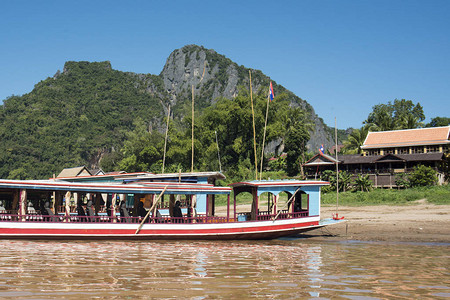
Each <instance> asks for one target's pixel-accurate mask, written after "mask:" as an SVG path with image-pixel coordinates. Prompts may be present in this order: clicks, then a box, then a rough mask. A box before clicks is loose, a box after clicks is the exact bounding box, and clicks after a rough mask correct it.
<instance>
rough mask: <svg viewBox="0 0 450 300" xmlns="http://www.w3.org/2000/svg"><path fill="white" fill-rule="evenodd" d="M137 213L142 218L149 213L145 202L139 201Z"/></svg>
mask: <svg viewBox="0 0 450 300" xmlns="http://www.w3.org/2000/svg"><path fill="white" fill-rule="evenodd" d="M137 213H138V216H139V217H141V218H143V217H145V216H146V215H147V210H145V208H144V202H142V201H139V204H138V209H137Z"/></svg>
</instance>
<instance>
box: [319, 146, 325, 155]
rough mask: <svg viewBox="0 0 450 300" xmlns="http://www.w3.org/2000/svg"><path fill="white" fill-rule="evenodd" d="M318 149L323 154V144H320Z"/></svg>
mask: <svg viewBox="0 0 450 300" xmlns="http://www.w3.org/2000/svg"><path fill="white" fill-rule="evenodd" d="M319 151H320V153H322V154H323V151H324V150H323V144H322V145H320V148H319Z"/></svg>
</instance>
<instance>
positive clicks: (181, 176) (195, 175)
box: [56, 172, 225, 183]
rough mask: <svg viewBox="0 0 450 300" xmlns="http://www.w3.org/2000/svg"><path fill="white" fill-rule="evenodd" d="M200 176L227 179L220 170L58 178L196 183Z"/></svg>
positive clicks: (84, 180)
mask: <svg viewBox="0 0 450 300" xmlns="http://www.w3.org/2000/svg"><path fill="white" fill-rule="evenodd" d="M199 178H207V179H216V180H220V179H225V175H223V174H222V173H220V172H190V173H165V174H153V173H149V172H136V173H115V174H105V175H95V176H72V177H62V178H61V177H60V178H56V180H61V181H70V182H107V181H111V182H114V181H116V182H118V181H122V182H137V181H149V182H151V181H172V182H176V181H182V182H191V183H196V182H197V181H198V179H199Z"/></svg>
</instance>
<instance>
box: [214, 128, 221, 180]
mask: <svg viewBox="0 0 450 300" xmlns="http://www.w3.org/2000/svg"><path fill="white" fill-rule="evenodd" d="M214 132H215V133H216V144H217V157H218V158H219V171H220V173H222V164H221V163H220V150H219V140H218V139H217V131H214Z"/></svg>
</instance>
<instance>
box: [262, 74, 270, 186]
mask: <svg viewBox="0 0 450 300" xmlns="http://www.w3.org/2000/svg"><path fill="white" fill-rule="evenodd" d="M270 86H272V82H271V83H270ZM269 102H270V88H269V94H268V95H267V107H266V121H265V122H264V134H263V142H262V150H261V167H260V168H259V180H261V179H262V178H261V177H262V168H263V162H264V144H265V143H266V129H267V116H268V115H269Z"/></svg>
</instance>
